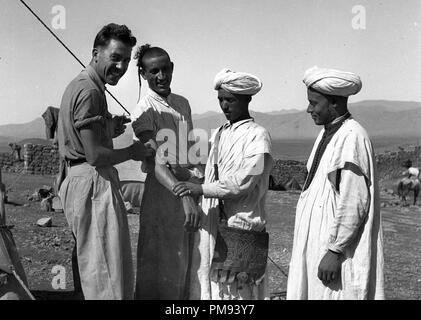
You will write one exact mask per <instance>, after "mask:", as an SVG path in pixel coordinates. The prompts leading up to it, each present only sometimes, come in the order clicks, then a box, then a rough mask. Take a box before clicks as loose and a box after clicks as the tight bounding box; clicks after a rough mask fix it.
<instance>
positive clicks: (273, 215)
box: [3, 173, 421, 300]
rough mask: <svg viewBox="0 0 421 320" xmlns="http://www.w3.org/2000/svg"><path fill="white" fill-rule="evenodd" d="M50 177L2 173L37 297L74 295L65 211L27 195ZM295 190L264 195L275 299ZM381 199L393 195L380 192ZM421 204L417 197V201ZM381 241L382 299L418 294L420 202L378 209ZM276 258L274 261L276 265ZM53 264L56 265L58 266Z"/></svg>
mask: <svg viewBox="0 0 421 320" xmlns="http://www.w3.org/2000/svg"><path fill="white" fill-rule="evenodd" d="M52 181H53V178H52V177H48V176H31V175H18V174H11V173H9V174H8V173H4V174H3V183H5V184H6V188H7V189H9V191H8V200H9V203H8V204H6V213H7V223H8V224H12V225H14V228H13V229H12V232H13V236H14V239H15V242H16V245H17V248H18V251H19V254H20V257H21V261H22V264H23V266H24V268H25V271H26V275H27V277H28V282H29V288H30V290H31V291H32V292H33V294H34V295H35V297H36V298H37V299H39V300H70V299H73V296H72V292H73V277H72V269H71V252H72V248H73V239H72V235H71V232H70V230H69V228H68V226H67V222H66V219H65V217H64V214H63V213H59V212H45V211H42V210H41V207H40V202H33V201H29V200H28V197H29V196H30V195H32V194H33V193H34V191H35V190H36V189H38V188H41V187H42V186H43V185H50V186H51V185H52ZM298 196H299V192H275V191H269V194H268V197H267V208H268V231H269V234H270V250H269V261H268V268H269V280H270V292H271V296H272V298H273V299H284V297H285V292H286V280H287V277H286V275H287V272H288V263H289V259H290V255H291V248H292V237H293V229H294V215H295V205H296V202H297V199H298ZM382 200H383V201H390V200H396V199H393V196H390V195H387V194H383V195H382ZM419 202H420V203H421V200H419ZM42 217H52V219H53V226H52V227H47V228H42V227H38V226H37V225H36V222H37V220H38V219H40V218H42ZM382 217H383V231H384V246H385V252H384V254H385V286H386V298H387V299H392V300H397V299H405V300H420V299H421V236H420V235H421V233H420V231H421V207H419V206H411V207H406V208H401V207H398V206H390V207H385V208H382ZM128 219H129V225H130V230H131V239H132V250H133V257H134V261H136V260H135V257H136V255H135V253H136V246H137V237H138V221H139V215H138V214H130V215H128ZM275 263H276V265H275ZM55 266H62V267H64V270H65V279H66V283H65V289H58V290H56V289H54V288H53V284H54V283H56V282H54V279H55V278H54V277H55V276H56V275H57V274H56V273H53V271H54V270H53V268H54V267H55ZM56 268H57V267H56Z"/></svg>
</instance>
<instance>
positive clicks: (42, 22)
mask: <svg viewBox="0 0 421 320" xmlns="http://www.w3.org/2000/svg"><path fill="white" fill-rule="evenodd" d="M19 1H20V2H21V3H22V4H23V5H24V6H25V7H26V8H27V9H28V10H29V11H30V12H31V13H32V14H33V15H34V16H35V18H37V20H38V21H39V22H40V23H41V24H42V25H43V26H44V27H45V28H46V29H47V30H48V31H49V32H50V33H51V34H52V35H53V37H54V38H56V39H57V41H58V42H59V43H60V44H61V45H62V46H63V47H64V48H65V49H66V50H67V51H68V52H69V53H70V54H71V55H72V56H73V58H75V59H76V61H77V62H79V64H80V65H81V66H82V67H83V68H85V65H84V64H83V63H82V62H81V61H80V60H79V59H78V57H76V55H75V54H74V53H73V52H72V51H71V50H70V49H69V48H68V47H67V46H66V45H65V44H64V43H63V41H61V40H60V38H59V37H57V35H56V34H55V33H54V32H53V31H52V30H51V29H50V28H49V27H48V26H47V25H46V24H45V23H44V21H42V20H41V18H40V17H38V15H37V14H36V13H35V12H34V11H33V10H32V9H31V8H30V7H29V6H28V5H27V4H26V3H25V1H23V0H19ZM105 91H106V92H107V93H108V94H109V95H110V96H111V98H113V99H114V100H115V101H116V102H117V103H118V104H119V105H120V107H122V108H123V110H124V111H126V112H127V114H128V115H129V116H130V112H129V111H127V109H126V108H125V107H124V106H123V105H122V104H121V103H120V101H118V100H117V98H116V97H114V96H113V95H112V93H111V92H110V91H108V89H107V88H105Z"/></svg>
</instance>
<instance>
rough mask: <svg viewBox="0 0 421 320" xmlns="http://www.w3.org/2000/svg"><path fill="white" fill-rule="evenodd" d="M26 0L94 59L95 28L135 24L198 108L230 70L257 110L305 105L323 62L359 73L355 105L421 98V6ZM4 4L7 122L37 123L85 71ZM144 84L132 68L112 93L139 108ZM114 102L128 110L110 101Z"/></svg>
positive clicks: (278, 0)
mask: <svg viewBox="0 0 421 320" xmlns="http://www.w3.org/2000/svg"><path fill="white" fill-rule="evenodd" d="M26 2H27V3H28V4H29V5H30V6H31V7H32V9H33V10H34V11H35V12H36V13H37V14H38V15H39V16H40V17H41V18H42V19H43V20H44V21H45V22H46V23H47V25H49V26H50V27H52V23H53V21H56V22H59V21H58V20H54V19H57V18H55V17H57V13H52V9H53V8H54V7H55V6H57V5H61V6H63V7H64V9H65V29H58V30H56V29H53V30H54V32H55V33H56V34H57V35H58V36H59V37H60V38H61V39H62V40H63V42H64V43H66V44H67V45H68V46H69V47H70V48H71V49H72V50H73V51H74V53H75V54H76V55H77V56H78V57H79V58H80V59H81V60H82V61H83V62H84V63H85V64H88V63H89V61H90V57H91V50H92V44H93V40H94V38H95V35H96V33H97V32H98V31H99V29H100V28H101V27H102V26H103V25H105V24H107V23H109V22H116V23H120V24H126V25H127V26H128V27H129V28H131V30H132V32H133V34H134V35H135V36H136V37H137V39H138V44H144V43H150V44H152V45H156V46H161V47H163V48H165V49H166V50H167V51H168V52H169V53H170V56H171V58H172V60H173V61H174V63H175V70H174V76H173V83H172V89H173V92H175V93H179V94H182V95H184V96H185V97H186V98H188V99H189V100H190V104H191V107H192V111H193V113H203V112H205V111H208V110H212V111H219V106H218V103H217V99H216V92H215V91H214V90H213V87H212V84H213V78H214V76H215V74H216V73H217V72H218V71H219V70H220V69H222V68H223V67H229V68H231V69H232V70H236V71H244V72H250V73H253V74H255V75H257V76H259V77H260V78H261V79H262V81H263V89H262V91H261V92H260V93H259V94H258V95H257V96H256V97H255V98H254V99H253V102H252V105H251V108H252V109H254V110H256V111H262V112H266V111H273V110H280V109H290V108H297V109H303V108H305V107H306V106H307V102H306V90H305V86H304V84H303V83H302V76H303V73H304V71H305V70H306V69H307V68H309V67H311V66H314V65H318V66H319V67H330V68H337V69H342V70H346V71H353V72H356V73H358V74H359V75H360V76H361V78H362V80H363V89H362V91H361V93H359V94H358V95H357V96H355V97H352V98H351V100H350V101H351V102H355V101H360V100H368V99H387V100H404V101H421V1H419V0H405V1H397V0H384V1H378V0H358V1H357V0H355V1H354V0H289V1H287V0H259V1H256V0H242V1H240V0H229V1H228V0H212V1H211V0H207V1H205V0H159V1H155V0H149V1H143V0H125V1H122V0H118V1H117V0H115V1H114V0H102V1H101V0H84V1H82V0H56V1H49V0H26ZM0 5H1V11H0V38H1V47H0V74H1V78H0V110H1V116H0V124H7V123H23V122H28V121H31V120H33V119H35V118H36V117H39V116H40V115H41V114H42V112H43V111H44V110H45V109H46V107H47V106H48V105H53V106H57V107H58V106H59V105H60V100H61V96H62V94H63V91H64V89H65V87H66V85H67V84H68V82H69V81H71V80H72V79H73V78H74V77H75V76H76V75H77V74H78V73H79V71H80V70H81V67H80V66H79V64H78V63H77V62H76V61H75V60H74V58H73V57H71V56H70V55H69V54H68V53H67V51H66V50H65V49H64V48H63V47H61V46H60V45H59V43H58V42H57V41H56V40H55V39H54V38H53V37H52V36H51V34H50V33H49V32H48V31H47V30H45V29H44V27H42V25H41V24H40V23H39V22H38V21H37V20H36V19H35V18H34V17H33V16H32V15H31V14H30V13H29V11H27V9H26V8H25V7H24V6H23V5H22V4H21V3H20V1H19V0H0ZM357 5H360V6H363V8H364V9H365V29H356V28H355V26H356V25H355V23H357V26H360V27H364V25H363V23H364V19H363V16H362V14H363V11H361V10H357V11H354V13H353V8H354V7H355V6H357ZM357 9H358V8H357ZM360 9H361V7H360ZM354 10H355V9H354ZM353 21H354V25H353ZM61 22H63V20H61ZM144 87H146V85H145V86H144ZM137 88H138V84H137V71H136V67H135V61H132V63H131V65H130V67H129V70H128V71H127V73H126V75H125V76H124V77H123V78H122V79H121V80H120V82H119V84H118V85H117V86H116V87H111V88H110V91H111V92H113V93H114V94H115V95H116V96H117V97H118V99H119V100H120V101H121V102H122V103H123V105H125V106H126V108H127V109H128V110H129V111H132V110H133V109H134V108H135V105H136V101H137V95H138V89H137ZM109 107H110V111H111V112H112V113H119V114H121V113H122V111H121V109H120V108H119V107H118V106H117V104H116V103H114V102H113V101H112V99H109Z"/></svg>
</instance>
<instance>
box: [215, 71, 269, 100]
mask: <svg viewBox="0 0 421 320" xmlns="http://www.w3.org/2000/svg"><path fill="white" fill-rule="evenodd" d="M214 88H215V90H219V89H224V90H226V91H228V92H231V93H234V94H244V95H249V96H252V95H255V94H256V93H258V92H259V91H260V89H261V88H262V81H260V79H259V78H257V77H256V76H254V75H252V74H249V73H244V72H235V71H231V70H229V69H226V68H224V69H222V70H221V71H220V72H218V74H217V75H216V76H215V80H214Z"/></svg>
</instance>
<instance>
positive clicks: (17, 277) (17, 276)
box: [10, 267, 35, 300]
mask: <svg viewBox="0 0 421 320" xmlns="http://www.w3.org/2000/svg"><path fill="white" fill-rule="evenodd" d="M10 269H11V270H12V274H13V275H14V276H15V278H16V280H18V282H19V284H20V285H21V286H22V288H23V290H25V292H26V294H27V295H28V296H29V298H31V300H35V297H34V296H33V295H32V293H31V291H29V289H28V287H27V286H26V285H25V283H24V282H23V281H22V279H21V278H20V277H19V275H18V274H17V273H16V271H15V269H14V268H12V267H11V268H10Z"/></svg>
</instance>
